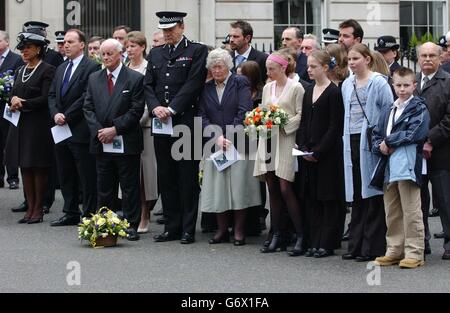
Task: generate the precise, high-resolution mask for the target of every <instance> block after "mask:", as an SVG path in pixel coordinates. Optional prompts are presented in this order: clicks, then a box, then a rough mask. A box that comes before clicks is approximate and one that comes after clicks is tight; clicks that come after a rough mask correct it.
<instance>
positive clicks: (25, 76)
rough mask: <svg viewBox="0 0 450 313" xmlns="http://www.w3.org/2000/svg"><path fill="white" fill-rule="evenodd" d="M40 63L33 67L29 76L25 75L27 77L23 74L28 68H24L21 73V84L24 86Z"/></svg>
mask: <svg viewBox="0 0 450 313" xmlns="http://www.w3.org/2000/svg"><path fill="white" fill-rule="evenodd" d="M41 63H42V60H41V61H39V63H38V64H37V65H36V66H35V67H34V69H33V70H32V71H31V73H30V74H27V75H25V72H26V69H27V68H28V65H27V66H25V68H24V69H23V72H22V83H24V84H25V83H26V82H27V81H29V80H30V78H31V76H33V74H34V72H36V70H37V68H38V67H39V65H41Z"/></svg>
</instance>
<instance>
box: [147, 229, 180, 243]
mask: <svg viewBox="0 0 450 313" xmlns="http://www.w3.org/2000/svg"><path fill="white" fill-rule="evenodd" d="M180 238H181V236H180V235H177V234H173V233H169V232H167V231H166V232H164V233H162V234H159V235H155V236H154V237H153V239H154V240H155V242H166V241H174V240H180Z"/></svg>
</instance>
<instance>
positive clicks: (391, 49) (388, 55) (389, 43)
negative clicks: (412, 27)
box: [375, 36, 401, 77]
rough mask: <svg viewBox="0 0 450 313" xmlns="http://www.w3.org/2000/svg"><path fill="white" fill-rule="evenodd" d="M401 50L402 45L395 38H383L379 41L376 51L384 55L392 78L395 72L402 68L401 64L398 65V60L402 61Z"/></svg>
mask: <svg viewBox="0 0 450 313" xmlns="http://www.w3.org/2000/svg"><path fill="white" fill-rule="evenodd" d="M399 48H400V45H399V44H398V43H397V41H396V40H395V37H393V36H381V37H378V39H377V45H376V46H375V50H376V51H378V52H380V53H381V54H382V55H383V57H384V60H385V61H386V63H387V64H388V66H389V70H390V71H391V77H392V75H393V74H394V72H395V71H396V70H398V69H399V68H400V67H401V66H400V64H398V60H399V59H400V52H399Z"/></svg>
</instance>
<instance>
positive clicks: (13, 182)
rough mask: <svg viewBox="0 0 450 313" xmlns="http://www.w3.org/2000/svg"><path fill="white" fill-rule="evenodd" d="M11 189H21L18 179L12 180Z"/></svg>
mask: <svg viewBox="0 0 450 313" xmlns="http://www.w3.org/2000/svg"><path fill="white" fill-rule="evenodd" d="M9 189H11V190H16V189H19V183H18V182H16V181H12V182H11V183H10V184H9Z"/></svg>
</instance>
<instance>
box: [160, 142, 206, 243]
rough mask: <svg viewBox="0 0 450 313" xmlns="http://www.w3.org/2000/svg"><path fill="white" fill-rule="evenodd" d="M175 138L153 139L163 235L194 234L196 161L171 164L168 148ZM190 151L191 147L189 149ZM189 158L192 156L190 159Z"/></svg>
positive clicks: (171, 159) (196, 209)
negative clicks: (164, 220)
mask: <svg viewBox="0 0 450 313" xmlns="http://www.w3.org/2000/svg"><path fill="white" fill-rule="evenodd" d="M177 140H178V138H172V137H157V136H155V153H156V161H157V164H158V182H159V187H160V191H161V201H162V206H163V208H164V211H163V212H164V218H165V219H166V225H165V231H166V232H171V233H173V234H182V233H189V234H191V235H194V234H195V227H196V224H197V213H198V197H199V192H200V188H199V186H198V164H199V162H198V161H195V160H194V159H193V158H191V160H183V159H182V160H180V161H175V160H174V159H173V157H172V153H171V151H172V145H173V144H174V143H175V142H176V141H177ZM191 147H194V145H191ZM191 156H192V155H191Z"/></svg>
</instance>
